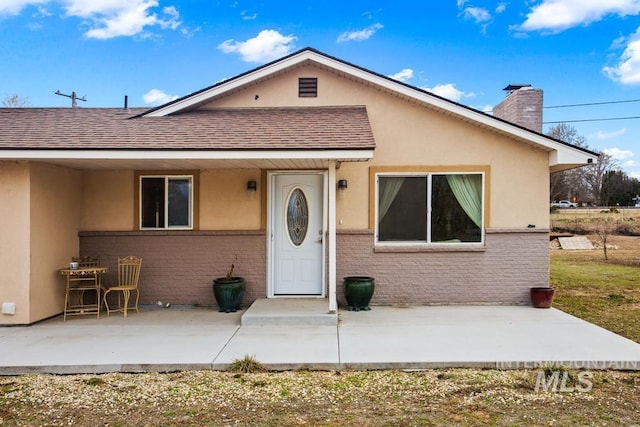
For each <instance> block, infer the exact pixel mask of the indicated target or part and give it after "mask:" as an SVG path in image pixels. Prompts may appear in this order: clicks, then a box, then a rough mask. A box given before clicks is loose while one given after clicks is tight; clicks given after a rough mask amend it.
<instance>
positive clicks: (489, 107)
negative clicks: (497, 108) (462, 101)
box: [473, 104, 493, 114]
mask: <svg viewBox="0 0 640 427" xmlns="http://www.w3.org/2000/svg"><path fill="white" fill-rule="evenodd" d="M473 108H475V109H476V110H480V111H482V112H483V113H487V114H493V105H491V104H486V105H480V106H475V107H473Z"/></svg>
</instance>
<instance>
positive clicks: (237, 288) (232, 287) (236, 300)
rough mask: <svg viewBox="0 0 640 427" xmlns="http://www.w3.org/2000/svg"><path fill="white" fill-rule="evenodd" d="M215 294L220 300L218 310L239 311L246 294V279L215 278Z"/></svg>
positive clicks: (218, 300)
mask: <svg viewBox="0 0 640 427" xmlns="http://www.w3.org/2000/svg"><path fill="white" fill-rule="evenodd" d="M213 295H214V296H215V297H216V301H217V302H218V307H219V310H218V311H220V312H225V313H232V312H235V311H237V310H238V309H239V308H240V304H241V303H242V297H243V296H244V279H243V278H242V277H230V278H227V277H219V278H217V279H213Z"/></svg>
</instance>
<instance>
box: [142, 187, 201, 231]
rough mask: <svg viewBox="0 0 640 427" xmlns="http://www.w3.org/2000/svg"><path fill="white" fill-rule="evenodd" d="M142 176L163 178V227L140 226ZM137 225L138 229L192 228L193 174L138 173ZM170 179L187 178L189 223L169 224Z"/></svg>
mask: <svg viewBox="0 0 640 427" xmlns="http://www.w3.org/2000/svg"><path fill="white" fill-rule="evenodd" d="M144 178H156V179H157V178H164V225H163V227H143V226H142V208H143V207H142V180H143V179H144ZM138 179H139V181H138V188H139V191H138V193H139V194H138V207H139V209H138V226H139V229H140V230H143V231H144V230H193V203H194V200H193V186H194V176H193V175H173V174H169V175H157V174H150V175H140V177H139V178H138ZM172 179H176V180H178V179H188V180H189V183H190V184H191V185H190V186H189V224H188V225H186V226H184V225H172V226H170V225H169V181H170V180H172Z"/></svg>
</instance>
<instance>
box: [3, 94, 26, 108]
mask: <svg viewBox="0 0 640 427" xmlns="http://www.w3.org/2000/svg"><path fill="white" fill-rule="evenodd" d="M29 105H31V103H30V102H29V98H24V97H22V96H20V95H18V94H16V93H14V94H13V95H5V96H4V98H2V106H3V107H5V108H24V107H28V106H29Z"/></svg>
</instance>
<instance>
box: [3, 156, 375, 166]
mask: <svg viewBox="0 0 640 427" xmlns="http://www.w3.org/2000/svg"><path fill="white" fill-rule="evenodd" d="M371 154H373V152H371ZM1 157H2V156H1V155H0V158H1ZM370 158H371V155H366V154H362V155H359V156H358V157H357V158H353V156H340V157H339V158H335V159H332V160H336V161H338V162H354V161H356V162H357V161H368V160H369V159H370ZM17 160H30V161H37V162H43V163H48V164H53V165H58V166H64V167H68V168H73V169H79V170H128V169H133V170H201V169H282V170H288V169H307V170H308V169H327V168H328V165H329V159H326V158H270V159H266V158H261V159H257V158H254V159H198V158H190V159H171V158H162V159H134V158H130V159H104V158H99V159H96V158H94V159H86V158H38V159H24V158H23V159H17Z"/></svg>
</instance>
